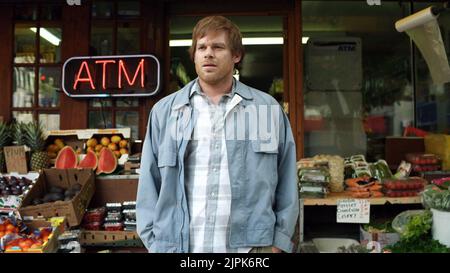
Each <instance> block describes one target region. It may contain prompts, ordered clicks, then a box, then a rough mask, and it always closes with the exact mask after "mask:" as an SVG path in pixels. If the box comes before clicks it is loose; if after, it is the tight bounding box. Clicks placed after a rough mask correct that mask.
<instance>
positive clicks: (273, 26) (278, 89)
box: [169, 16, 284, 103]
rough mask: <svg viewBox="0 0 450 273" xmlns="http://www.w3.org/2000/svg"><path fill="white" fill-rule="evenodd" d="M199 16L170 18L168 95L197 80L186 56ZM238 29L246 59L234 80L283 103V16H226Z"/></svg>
mask: <svg viewBox="0 0 450 273" xmlns="http://www.w3.org/2000/svg"><path fill="white" fill-rule="evenodd" d="M201 18H202V17H187V16H177V17H173V18H172V19H171V22H170V57H171V69H170V77H171V78H170V86H169V88H170V92H174V91H176V90H178V89H180V88H181V87H183V86H184V85H185V84H186V83H188V82H189V81H191V80H193V79H195V78H196V77H197V75H196V73H195V67H194V64H193V62H192V60H191V59H190V57H189V53H188V51H187V50H188V48H189V47H190V45H191V41H190V39H191V38H192V29H193V28H194V26H195V24H196V23H197V22H198V20H200V19H201ZM228 18H229V19H230V20H231V21H233V22H234V23H235V24H236V25H237V26H238V27H239V28H240V30H241V32H242V35H243V38H244V40H243V43H244V46H245V57H244V60H243V62H242V64H241V67H240V68H239V69H238V70H236V73H235V77H236V78H238V79H239V80H240V81H242V82H243V83H245V84H247V85H250V86H252V87H254V88H257V89H260V90H262V91H265V92H267V93H270V94H271V95H272V96H273V97H275V98H276V99H277V100H278V101H279V102H280V103H282V102H283V90H284V87H283V42H284V41H283V17H281V16H264V17H263V16H228Z"/></svg>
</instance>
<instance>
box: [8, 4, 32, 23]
mask: <svg viewBox="0 0 450 273" xmlns="http://www.w3.org/2000/svg"><path fill="white" fill-rule="evenodd" d="M14 19H16V20H24V21H27V20H28V21H29V20H36V19H37V7H36V6H32V5H17V6H16V7H15V9H14Z"/></svg>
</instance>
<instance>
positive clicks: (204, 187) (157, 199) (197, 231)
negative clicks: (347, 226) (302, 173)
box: [137, 16, 298, 252]
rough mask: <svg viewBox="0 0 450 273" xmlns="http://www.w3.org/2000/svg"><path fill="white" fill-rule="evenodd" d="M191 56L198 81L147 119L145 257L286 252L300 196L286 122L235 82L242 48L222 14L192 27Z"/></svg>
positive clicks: (140, 223)
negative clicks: (151, 253) (146, 253)
mask: <svg viewBox="0 0 450 273" xmlns="http://www.w3.org/2000/svg"><path fill="white" fill-rule="evenodd" d="M190 54H191V58H192V59H193V61H194V63H195V69H196V72H197V75H198V78H197V79H196V80H194V81H192V82H190V83H188V84H187V85H186V86H185V87H184V88H182V89H181V90H179V91H177V92H176V93H174V94H171V95H169V96H167V97H165V98H163V99H162V100H160V101H159V102H158V103H157V104H156V105H155V106H154V107H153V109H152V111H151V113H150V117H149V124H148V131H147V135H146V138H145V141H144V147H143V153H142V161H141V173H140V179H139V187H138V196H137V230H138V233H139V236H140V237H141V239H142V241H143V243H144V245H145V246H146V247H147V249H148V250H149V251H150V252H281V251H285V252H291V251H292V250H293V249H292V248H293V244H292V242H291V238H292V235H293V233H294V229H295V224H296V220H297V217H298V190H297V182H296V158H295V143H294V140H293V136H292V132H291V128H290V125H289V121H288V119H287V116H286V115H285V114H284V112H283V111H282V110H281V107H280V105H279V104H278V103H277V101H275V100H274V99H273V98H272V97H271V96H270V95H268V94H266V93H263V92H261V91H258V90H256V89H253V88H250V87H248V86H246V85H244V84H242V83H240V82H239V81H237V80H234V78H233V71H234V68H235V65H237V64H239V63H240V62H241V61H242V58H243V56H244V48H243V46H242V36H241V33H240V31H239V29H238V28H237V26H236V25H234V24H233V23H232V22H231V21H229V20H228V19H226V18H225V17H222V16H210V17H206V18H204V19H202V20H200V21H199V22H198V23H197V25H196V26H195V28H194V31H193V34H192V46H191V48H190ZM268 124H269V125H268ZM268 129H270V130H268Z"/></svg>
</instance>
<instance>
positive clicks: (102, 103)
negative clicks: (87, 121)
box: [89, 98, 112, 107]
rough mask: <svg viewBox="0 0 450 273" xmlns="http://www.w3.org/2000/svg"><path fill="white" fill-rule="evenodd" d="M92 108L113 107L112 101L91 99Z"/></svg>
mask: <svg viewBox="0 0 450 273" xmlns="http://www.w3.org/2000/svg"><path fill="white" fill-rule="evenodd" d="M89 106H90V107H111V106H112V99H103V98H101V99H91V100H89Z"/></svg>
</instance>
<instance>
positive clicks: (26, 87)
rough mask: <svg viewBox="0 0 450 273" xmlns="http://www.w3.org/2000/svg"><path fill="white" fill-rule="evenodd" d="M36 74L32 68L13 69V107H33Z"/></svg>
mask: <svg viewBox="0 0 450 273" xmlns="http://www.w3.org/2000/svg"><path fill="white" fill-rule="evenodd" d="M35 76H36V73H35V71H34V68H33V67H31V68H30V67H14V71H13V107H17V108H24V107H26V108H29V107H33V105H34V90H35V83H36V81H35Z"/></svg>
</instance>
